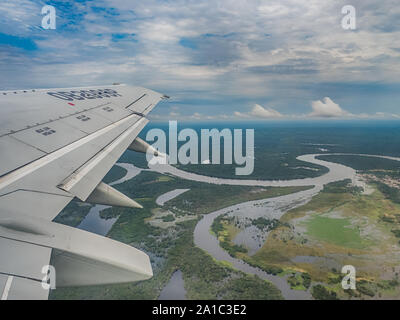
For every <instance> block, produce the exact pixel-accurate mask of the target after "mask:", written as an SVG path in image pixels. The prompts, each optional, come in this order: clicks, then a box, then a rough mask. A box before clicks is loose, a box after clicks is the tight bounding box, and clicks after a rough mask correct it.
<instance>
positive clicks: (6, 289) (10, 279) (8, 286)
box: [1, 276, 14, 300]
mask: <svg viewBox="0 0 400 320" xmlns="http://www.w3.org/2000/svg"><path fill="white" fill-rule="evenodd" d="M13 280H14V276H9V277H8V278H7V282H6V285H5V287H4V290H3V295H2V296H1V300H7V298H8V293H9V292H10V289H11V284H12V282H13Z"/></svg>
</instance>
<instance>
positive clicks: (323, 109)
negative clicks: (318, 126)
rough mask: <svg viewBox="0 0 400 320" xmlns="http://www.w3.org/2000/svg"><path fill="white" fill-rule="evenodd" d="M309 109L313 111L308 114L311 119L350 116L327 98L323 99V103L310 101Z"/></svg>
mask: <svg viewBox="0 0 400 320" xmlns="http://www.w3.org/2000/svg"><path fill="white" fill-rule="evenodd" d="M311 107H312V109H313V111H312V112H311V113H310V114H309V115H310V116H311V117H321V118H334V117H343V116H348V115H350V114H349V113H348V112H347V111H345V110H343V109H342V108H341V107H340V106H339V105H338V104H337V103H335V102H333V101H332V99H330V98H329V97H325V98H324V99H323V101H321V100H317V101H312V102H311Z"/></svg>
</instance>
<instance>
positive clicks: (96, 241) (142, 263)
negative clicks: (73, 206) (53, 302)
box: [0, 216, 153, 286]
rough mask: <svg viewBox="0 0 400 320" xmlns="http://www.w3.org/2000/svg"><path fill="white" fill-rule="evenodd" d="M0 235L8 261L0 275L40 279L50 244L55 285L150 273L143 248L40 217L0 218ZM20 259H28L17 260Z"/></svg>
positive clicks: (104, 281) (102, 281) (109, 280)
mask: <svg viewBox="0 0 400 320" xmlns="http://www.w3.org/2000/svg"><path fill="white" fill-rule="evenodd" d="M0 239H1V241H2V242H3V246H2V247H0V252H2V255H3V256H6V257H7V258H8V257H11V258H12V259H11V260H12V261H11V262H3V263H2V264H0V273H5V274H8V275H16V276H20V277H21V276H23V277H26V278H29V279H32V280H41V278H42V277H44V275H42V276H40V273H41V270H42V268H43V266H45V265H48V259H49V255H50V250H51V248H53V249H55V251H54V254H53V257H52V259H51V264H52V265H53V266H54V268H55V271H56V277H55V278H56V286H78V285H95V284H111V283H123V282H132V281H140V280H145V279H149V278H151V277H152V275H153V272H152V268H151V264H150V259H149V257H148V256H147V254H145V253H144V252H142V251H140V250H138V249H135V248H133V247H131V246H128V245H126V244H123V243H121V242H118V241H115V240H112V239H109V238H106V237H102V236H98V235H96V234H93V233H90V232H87V231H83V230H79V229H75V228H72V227H68V226H64V225H61V224H58V223H54V222H48V221H46V220H44V219H36V218H32V217H29V216H22V217H18V218H15V217H10V218H7V219H0ZM29 250H30V251H29ZM14 257H15V258H14ZM24 259H29V260H32V261H33V262H31V263H30V264H28V265H27V264H23V263H22V262H23V260H24ZM19 263H21V264H20V266H19V267H16V265H18V264H19ZM1 266H3V267H1ZM10 270H11V271H12V272H10Z"/></svg>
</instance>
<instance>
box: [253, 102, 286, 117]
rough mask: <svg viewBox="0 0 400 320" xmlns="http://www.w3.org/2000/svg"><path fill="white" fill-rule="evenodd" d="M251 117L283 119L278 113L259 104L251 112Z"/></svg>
mask: <svg viewBox="0 0 400 320" xmlns="http://www.w3.org/2000/svg"><path fill="white" fill-rule="evenodd" d="M250 115H252V116H254V117H260V118H280V117H282V114H280V113H279V112H278V111H276V110H274V109H272V108H268V107H262V106H260V105H259V104H255V105H254V107H253V109H251V111H250Z"/></svg>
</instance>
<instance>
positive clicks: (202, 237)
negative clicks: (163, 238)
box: [79, 153, 400, 299]
mask: <svg viewBox="0 0 400 320" xmlns="http://www.w3.org/2000/svg"><path fill="white" fill-rule="evenodd" d="M319 155H357V156H367V157H379V158H386V159H389V160H395V161H400V158H396V157H389V156H380V155H367V154H343V153H337V154H334V153H331V154H328V153H324V154H307V155H301V156H299V157H297V159H298V160H301V161H305V162H309V163H313V164H317V165H321V166H324V167H327V168H328V169H329V172H328V173H326V174H324V175H322V176H319V177H315V178H304V179H293V180H242V179H224V178H216V177H208V176H204V175H199V174H196V173H191V172H186V171H184V170H180V169H178V168H176V167H173V166H171V165H167V164H163V165H151V166H150V169H140V168H137V167H135V166H134V165H132V164H121V163H118V164H117V165H119V166H121V167H123V168H125V169H127V173H126V175H125V176H124V177H123V178H121V179H119V180H117V181H115V182H114V183H112V184H113V185H114V184H118V183H122V182H124V181H126V180H129V179H132V178H133V177H135V176H136V175H137V174H139V173H140V172H141V171H154V172H159V173H162V174H170V175H174V176H176V177H179V178H182V179H186V180H193V181H198V182H206V183H212V184H218V185H224V184H225V185H242V186H259V187H289V186H314V187H313V188H311V189H309V190H305V191H301V192H297V193H292V194H288V195H285V196H279V197H275V198H269V199H264V200H256V201H248V202H243V203H239V204H236V205H233V206H230V207H227V208H224V209H221V210H217V211H214V212H211V213H209V214H206V215H204V216H203V218H202V219H201V220H200V221H199V222H198V224H197V225H196V228H195V231H194V243H195V245H196V246H198V247H199V248H201V249H203V250H204V251H206V252H208V253H209V254H210V255H211V256H213V257H214V258H215V259H217V260H220V261H221V260H224V261H228V262H230V263H231V264H232V265H233V266H234V267H235V268H236V269H238V270H241V271H243V272H245V273H249V274H255V275H258V276H259V277H261V278H263V279H266V280H269V281H270V282H272V283H273V284H274V285H275V286H276V287H277V288H278V289H279V290H280V291H281V292H282V295H283V297H284V298H285V299H311V294H310V293H309V292H306V291H299V290H292V289H291V288H290V286H289V285H288V283H287V281H286V278H285V277H280V276H274V275H270V274H267V273H266V272H264V271H262V270H261V269H259V268H256V267H252V266H250V265H249V264H247V263H245V262H244V261H242V260H240V259H236V258H233V257H231V256H230V255H229V254H228V253H227V252H226V251H225V250H223V249H222V248H221V247H220V246H219V242H218V240H217V238H216V237H215V236H214V235H212V234H211V233H210V232H209V230H210V227H211V225H212V223H213V221H214V219H215V218H217V217H218V216H220V215H222V214H226V213H229V214H230V215H232V216H235V217H237V218H239V219H246V218H249V219H254V218H258V217H265V218H268V219H279V218H280V217H281V216H282V215H283V214H284V213H285V212H287V211H288V210H290V209H292V208H295V207H297V206H300V205H304V204H305V203H307V202H308V201H310V200H311V199H312V197H313V196H315V195H316V194H318V192H319V191H320V190H321V189H322V188H323V186H324V185H325V184H327V183H330V182H335V181H340V180H344V179H351V180H352V183H353V184H355V185H358V186H362V187H365V184H364V182H363V181H361V180H359V179H358V177H357V175H356V171H355V170H354V169H352V168H349V167H347V166H344V165H341V164H337V163H332V162H328V161H323V160H319V159H316V157H317V156H319ZM185 191H187V190H185V189H176V190H172V191H169V192H167V193H165V194H163V195H161V196H159V197H158V198H157V203H158V204H159V205H161V206H162V205H164V203H165V202H166V201H169V200H171V199H172V198H174V197H176V196H178V195H180V194H182V193H183V192H185ZM104 207H105V206H99V205H97V206H95V207H93V208H92V210H91V211H90V213H89V214H88V216H87V217H86V218H85V219H84V221H83V222H82V223H81V225H80V226H79V227H81V228H86V229H85V230H90V231H92V232H96V233H100V234H103V235H105V234H107V232H108V231H109V229H110V228H111V227H112V224H113V223H114V222H115V220H116V219H112V220H111V221H108V220H106V221H108V222H107V223H106V226H105V225H104V221H103V222H102V224H99V221H98V219H101V218H100V217H99V212H100V211H101V210H104V209H105V208H104ZM96 217H97V219H96ZM101 220H103V219H101ZM109 220H110V219H109ZM99 231H100V232H99ZM255 232H257V231H256V230H254V228H253V229H252V230H247V231H246V230H245V231H244V232H243V233H242V234H239V235H238V237H237V238H236V239H235V241H238V242H239V243H240V244H245V245H246V246H247V247H249V248H250V253H254V252H256V251H257V250H258V249H259V247H260V244H262V243H263V241H264V240H265V238H266V236H267V234H264V235H263V236H264V238H263V237H260V235H257V234H254V233H255ZM181 280H182V281H181ZM181 282H182V283H181ZM177 284H178V285H177ZM181 284H182V285H181ZM167 286H171V288H181V289H180V291H181V292H180V294H181V295H182V294H183V291H182V290H184V289H182V288H183V279H182V277H181V276H180V277H179V273H175V274H174V276H173V279H172V278H171V280H170V282H169V284H168V285H167ZM171 290H172V289H171ZM174 290H175V289H173V291H174ZM178 291H179V290H178ZM167 292H169V291H167ZM165 296H170V295H169V294H168V295H165V294H163V296H162V297H165ZM162 297H161V296H160V298H162ZM183 297H184V294H183Z"/></svg>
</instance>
